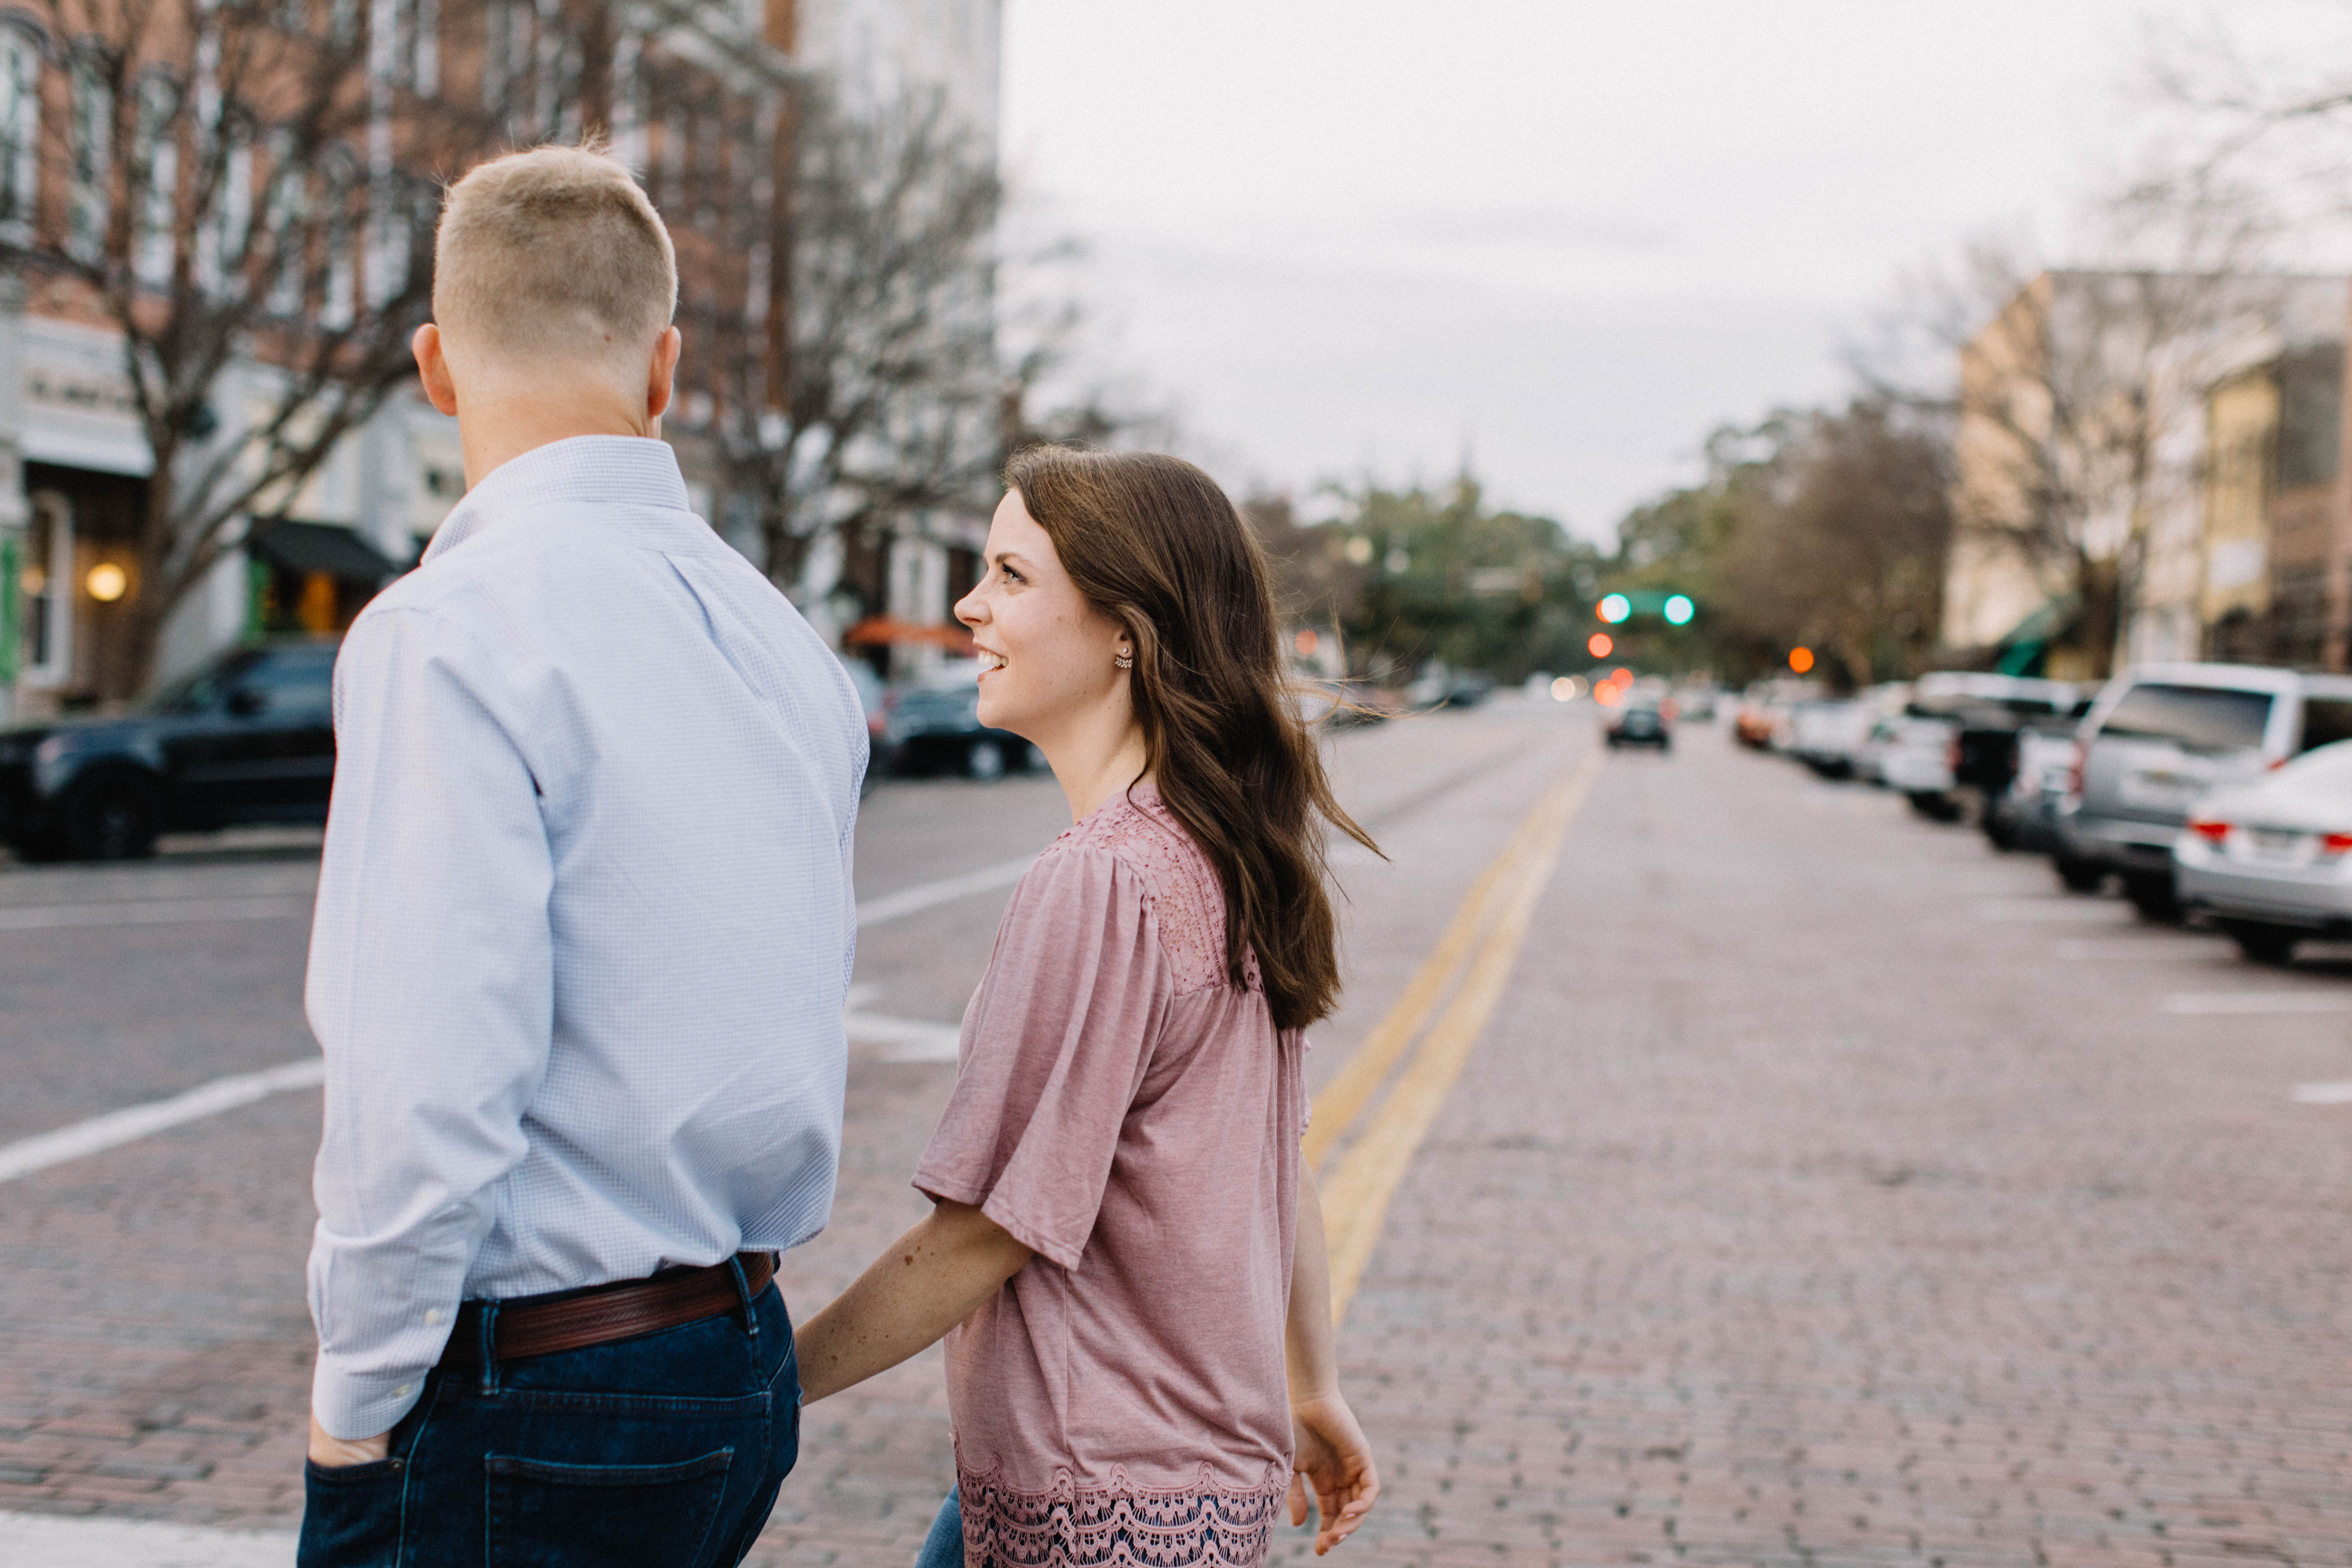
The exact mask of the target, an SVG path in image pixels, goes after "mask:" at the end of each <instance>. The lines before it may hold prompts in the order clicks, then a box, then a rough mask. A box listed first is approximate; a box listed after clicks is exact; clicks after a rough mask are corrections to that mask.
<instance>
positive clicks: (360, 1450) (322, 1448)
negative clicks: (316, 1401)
mask: <svg viewBox="0 0 2352 1568" xmlns="http://www.w3.org/2000/svg"><path fill="white" fill-rule="evenodd" d="M391 1455H392V1434H391V1433H389V1432H384V1433H381V1434H379V1435H378V1436H373V1437H357V1438H350V1439H346V1438H342V1437H331V1436H328V1435H327V1429H326V1428H325V1427H324V1426H320V1425H319V1418H318V1417H317V1416H316V1415H313V1416H311V1417H310V1462H311V1463H312V1464H314V1465H318V1466H320V1467H321V1468H326V1469H337V1468H341V1467H342V1466H344V1465H366V1464H373V1463H374V1462H375V1461H376V1460H378V1459H383V1458H390V1457H391Z"/></svg>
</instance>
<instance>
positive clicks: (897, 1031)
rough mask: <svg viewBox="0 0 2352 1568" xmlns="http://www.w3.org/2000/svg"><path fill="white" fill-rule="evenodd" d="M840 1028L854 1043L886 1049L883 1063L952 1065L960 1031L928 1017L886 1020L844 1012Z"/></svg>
mask: <svg viewBox="0 0 2352 1568" xmlns="http://www.w3.org/2000/svg"><path fill="white" fill-rule="evenodd" d="M841 1026H842V1028H843V1029H844V1030H845V1031H846V1032H847V1033H848V1035H849V1037H850V1038H851V1039H853V1040H859V1041H863V1042H864V1043H865V1044H866V1045H869V1046H887V1047H890V1048H889V1049H888V1050H887V1052H885V1053H884V1056H883V1059H884V1060H885V1061H893V1062H951V1061H953V1060H955V1059H956V1047H957V1045H958V1044H959V1042H960V1041H961V1037H962V1034H963V1031H962V1030H961V1029H960V1028H958V1027H957V1026H955V1025H953V1024H935V1023H933V1022H931V1021H930V1020H929V1019H928V1018H886V1017H883V1016H881V1015H880V1014H877V1013H845V1014H843V1015H842V1017H841Z"/></svg>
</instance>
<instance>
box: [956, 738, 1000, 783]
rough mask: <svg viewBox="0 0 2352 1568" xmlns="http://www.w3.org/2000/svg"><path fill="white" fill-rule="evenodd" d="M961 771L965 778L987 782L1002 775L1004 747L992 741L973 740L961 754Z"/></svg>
mask: <svg viewBox="0 0 2352 1568" xmlns="http://www.w3.org/2000/svg"><path fill="white" fill-rule="evenodd" d="M963 771H964V775H965V776H966V777H967V778H974V779H978V780H980V781H981V782H982V784H987V783H989V782H991V781H992V780H995V779H1001V778H1003V776H1004V748H1003V746H1001V745H999V744H998V743H997V742H994V741H974V742H972V743H971V750H969V751H967V752H964V754H963Z"/></svg>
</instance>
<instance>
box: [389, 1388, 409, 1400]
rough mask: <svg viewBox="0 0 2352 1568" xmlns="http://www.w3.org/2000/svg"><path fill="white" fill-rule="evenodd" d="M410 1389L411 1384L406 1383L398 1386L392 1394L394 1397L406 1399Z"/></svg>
mask: <svg viewBox="0 0 2352 1568" xmlns="http://www.w3.org/2000/svg"><path fill="white" fill-rule="evenodd" d="M408 1389H409V1385H408V1384H401V1385H400V1386H399V1387H398V1388H395V1389H394V1390H393V1391H392V1396H393V1397H394V1399H405V1398H407V1397H408Z"/></svg>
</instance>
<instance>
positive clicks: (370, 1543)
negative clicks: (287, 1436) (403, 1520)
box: [294, 1458, 408, 1568]
mask: <svg viewBox="0 0 2352 1568" xmlns="http://www.w3.org/2000/svg"><path fill="white" fill-rule="evenodd" d="M407 1468H408V1467H407V1465H406V1463H405V1461H404V1460H402V1459H400V1458H388V1459H372V1460H370V1461H369V1462H367V1463H366V1464H363V1465H320V1464H314V1463H312V1462H311V1461H310V1460H308V1459H305V1460H304V1461H302V1533H301V1536H300V1538H299V1542H298V1543H297V1545H296V1547H295V1550H294V1560H295V1562H296V1563H297V1564H298V1565H299V1568H312V1565H313V1564H326V1563H331V1564H333V1565H334V1568H377V1565H378V1564H382V1568H393V1564H394V1563H395V1562H397V1560H398V1558H399V1555H400V1505H401V1494H402V1491H403V1489H404V1488H405V1487H406V1485H407V1481H408V1478H407V1473H406V1472H407Z"/></svg>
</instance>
